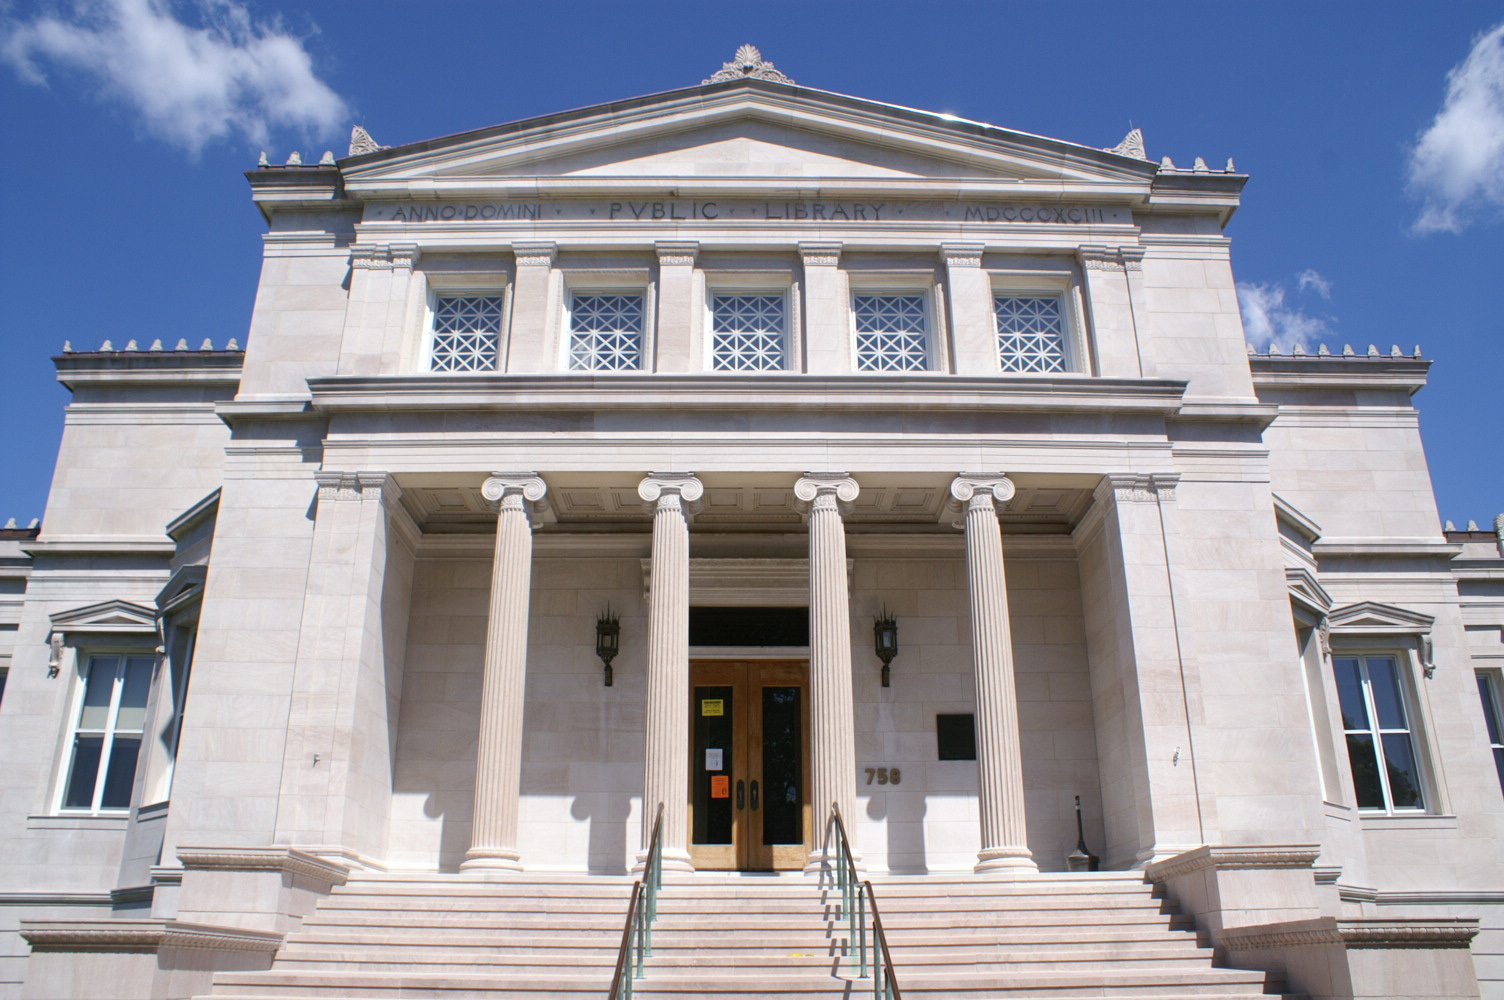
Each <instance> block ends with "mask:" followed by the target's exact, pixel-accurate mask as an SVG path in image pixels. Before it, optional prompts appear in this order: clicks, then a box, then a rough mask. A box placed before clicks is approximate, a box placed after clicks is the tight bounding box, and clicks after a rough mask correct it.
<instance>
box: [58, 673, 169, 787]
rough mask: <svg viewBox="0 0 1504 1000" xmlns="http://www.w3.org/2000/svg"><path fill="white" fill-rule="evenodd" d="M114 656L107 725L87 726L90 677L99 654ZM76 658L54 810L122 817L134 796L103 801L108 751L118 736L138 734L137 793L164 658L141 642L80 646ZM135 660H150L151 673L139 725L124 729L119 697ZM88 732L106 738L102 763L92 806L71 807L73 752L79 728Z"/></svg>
mask: <svg viewBox="0 0 1504 1000" xmlns="http://www.w3.org/2000/svg"><path fill="white" fill-rule="evenodd" d="M103 658H114V659H115V660H116V661H117V662H116V667H115V680H114V683H113V684H112V686H111V689H110V702H109V705H108V707H107V708H106V710H105V724H104V725H103V726H102V727H89V728H88V729H87V730H83V727H82V722H83V712H84V699H85V694H86V693H87V688H88V677H89V674H90V673H91V672H92V667H93V664H94V661H95V660H96V659H103ZM72 659H73V662H74V670H73V671H72V673H73V678H74V685H73V687H74V690H73V694H72V698H71V701H70V705H69V710H68V712H69V714H68V727H67V733H66V735H65V737H64V742H63V752H62V753H61V754H59V760H60V762H61V766H60V768H59V769H58V777H57V795H56V799H55V801H54V812H56V813H57V814H58V815H67V816H120V815H125V814H127V813H129V812H130V808H131V804H132V803H131V801H127V802H126V804H125V805H123V806H104V805H103V804H102V799H103V797H104V787H105V779H106V777H107V776H108V774H109V769H110V756H111V752H112V751H113V749H114V745H115V739H116V737H118V736H120V735H121V734H122V732H124V733H125V734H126V735H134V736H135V738H136V739H137V746H136V763H135V767H134V769H133V770H132V775H131V799H132V800H134V798H135V790H136V788H137V786H138V784H139V778H140V776H141V762H142V760H143V758H144V756H145V755H144V750H145V747H146V734H147V732H148V727H149V726H150V724H151V715H152V712H151V708H152V692H153V690H154V689H155V686H156V683H157V672H158V670H159V668H160V666H161V657H159V656H158V655H157V654H156V653H154V652H152V651H150V650H149V649H144V648H142V647H140V646H136V647H130V646H121V647H99V648H92V647H91V648H83V649H78V650H76V652H75V655H74V656H73V657H72ZM131 660H146V661H148V663H149V664H150V666H149V667H148V678H147V700H146V704H145V705H144V706H143V712H142V720H141V728H140V729H139V730H125V731H122V730H120V729H119V727H118V723H119V715H120V700H121V695H122V694H123V693H124V689H125V677H126V670H125V667H126V664H127V663H128V662H129V661H131ZM81 730H82V731H83V732H84V733H87V734H89V735H94V734H99V735H101V736H103V741H102V743H101V745H100V749H99V766H98V768H97V770H96V771H95V772H94V792H93V794H92V795H91V796H90V799H89V805H88V807H82V806H70V805H68V804H67V800H68V786H69V783H70V782H71V781H72V778H73V764H74V757H75V754H76V751H77V748H78V737H79V735H80V731H81Z"/></svg>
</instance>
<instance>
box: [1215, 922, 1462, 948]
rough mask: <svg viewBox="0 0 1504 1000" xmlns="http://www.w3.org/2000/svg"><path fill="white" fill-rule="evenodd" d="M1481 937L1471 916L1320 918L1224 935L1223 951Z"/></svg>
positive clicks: (1458, 944)
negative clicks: (1411, 918) (1478, 935)
mask: <svg viewBox="0 0 1504 1000" xmlns="http://www.w3.org/2000/svg"><path fill="white" fill-rule="evenodd" d="M1477 933H1478V921H1477V920H1476V919H1475V918H1472V917H1440V918H1437V917H1427V918H1423V919H1415V920H1407V919H1403V918H1389V919H1375V918H1357V919H1347V920H1342V919H1337V918H1335V917H1317V918H1315V919H1313V920H1291V921H1286V922H1282V923H1276V924H1257V925H1254V926H1252V927H1235V928H1230V929H1228V930H1225V931H1223V932H1222V934H1221V936H1220V937H1219V938H1218V940H1217V945H1218V947H1221V948H1225V949H1227V950H1228V951H1265V950H1272V949H1276V948H1301V947H1310V946H1315V945H1342V946H1344V947H1347V948H1467V947H1469V946H1470V945H1471V943H1472V940H1473V938H1474V937H1475V936H1476V935H1477Z"/></svg>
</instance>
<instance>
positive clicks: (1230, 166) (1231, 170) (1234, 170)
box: [1222, 156, 1238, 174]
mask: <svg viewBox="0 0 1504 1000" xmlns="http://www.w3.org/2000/svg"><path fill="white" fill-rule="evenodd" d="M1222 169H1223V170H1225V171H1227V172H1228V173H1230V174H1235V173H1237V172H1238V168H1237V167H1236V166H1234V165H1233V162H1232V157H1230V156H1229V157H1228V158H1227V166H1225V167H1223V168H1222Z"/></svg>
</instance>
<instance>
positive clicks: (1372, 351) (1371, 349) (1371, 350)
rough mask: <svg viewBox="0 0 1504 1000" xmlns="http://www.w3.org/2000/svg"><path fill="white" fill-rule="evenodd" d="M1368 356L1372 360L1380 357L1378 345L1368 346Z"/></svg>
mask: <svg viewBox="0 0 1504 1000" xmlns="http://www.w3.org/2000/svg"><path fill="white" fill-rule="evenodd" d="M1368 356H1369V357H1370V358H1376V357H1378V356H1379V345H1377V344H1369V345H1368Z"/></svg>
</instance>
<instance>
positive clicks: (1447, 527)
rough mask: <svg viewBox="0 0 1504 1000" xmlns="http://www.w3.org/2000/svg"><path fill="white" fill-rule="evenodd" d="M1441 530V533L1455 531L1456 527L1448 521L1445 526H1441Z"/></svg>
mask: <svg viewBox="0 0 1504 1000" xmlns="http://www.w3.org/2000/svg"><path fill="white" fill-rule="evenodd" d="M1441 530H1442V531H1456V530H1457V525H1455V524H1453V523H1452V522H1451V521H1448V522H1447V523H1446V524H1443V525H1442V526H1441Z"/></svg>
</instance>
